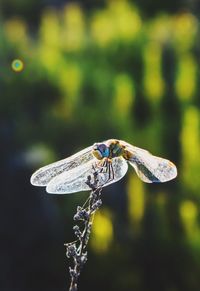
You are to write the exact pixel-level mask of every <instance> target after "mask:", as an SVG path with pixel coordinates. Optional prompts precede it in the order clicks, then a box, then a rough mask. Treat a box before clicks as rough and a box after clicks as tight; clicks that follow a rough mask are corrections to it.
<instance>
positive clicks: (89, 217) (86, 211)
mask: <svg viewBox="0 0 200 291" xmlns="http://www.w3.org/2000/svg"><path fill="white" fill-rule="evenodd" d="M97 177H98V173H97V172H94V174H93V177H91V176H88V180H87V181H86V184H87V185H88V186H89V187H90V188H91V189H92V191H91V193H90V196H89V198H88V199H87V200H86V202H85V203H84V205H83V206H82V207H80V206H78V207H77V212H76V214H75V215H74V220H75V221H80V222H83V223H84V227H83V229H82V230H81V229H80V227H79V226H78V225H75V226H74V227H73V230H74V233H75V236H76V237H77V240H76V241H74V242H71V243H67V244H65V246H66V256H67V258H73V268H72V267H69V273H70V276H71V283H70V288H69V291H77V290H78V278H79V276H80V273H81V270H82V267H83V265H84V264H85V263H86V261H87V251H86V247H87V244H88V241H89V237H90V232H91V227H92V223H93V219H94V215H95V212H96V211H97V210H98V209H99V207H100V206H101V204H102V201H101V199H100V196H101V192H102V187H98V178H97ZM92 178H93V182H91V181H92Z"/></svg>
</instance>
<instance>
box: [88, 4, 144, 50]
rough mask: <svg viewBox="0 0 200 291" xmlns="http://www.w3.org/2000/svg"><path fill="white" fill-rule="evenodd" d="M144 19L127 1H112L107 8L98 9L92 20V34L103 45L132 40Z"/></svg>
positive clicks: (95, 40)
mask: <svg viewBox="0 0 200 291" xmlns="http://www.w3.org/2000/svg"><path fill="white" fill-rule="evenodd" d="M141 27H142V21H141V18H140V16H139V13H138V11H137V10H136V9H135V8H134V6H132V5H130V4H129V3H128V2H127V1H123V0H118V1H110V2H109V5H108V7H107V8H105V9H103V10H101V11H97V12H96V13H95V14H94V17H93V18H92V21H91V34H92V37H93V39H94V42H96V43H97V44H98V45H99V46H101V47H106V46H108V45H109V44H110V43H112V42H115V41H123V42H130V41H132V40H133V39H134V38H135V36H137V34H138V33H139V31H140V30H141Z"/></svg>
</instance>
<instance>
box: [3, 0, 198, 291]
mask: <svg viewBox="0 0 200 291" xmlns="http://www.w3.org/2000/svg"><path fill="white" fill-rule="evenodd" d="M199 11H200V5H199V1H197V0H196V1H195V0H193V1H192V0H191V1H189V0H188V1H186V0H185V1H181V0H178V1H158V0H157V1H153V0H142V1H134V2H133V1H129V2H128V1H125V0H116V1H114V0H113V1H111V0H110V1H109V0H108V1H100V0H98V1H94V0H85V1H79V2H76V1H72V2H69V1H56V0H51V1H47V0H45V1H38V0H37V1H36V0H29V1H27V0H17V1H15V0H1V2H0V153H1V164H0V169H1V175H0V177H1V184H0V185H1V190H0V195H1V208H0V258H1V260H0V290H2V291H3V290H5V291H12V290H13V291H14V290H20V291H25V290H48V291H50V290H57V291H58V290H67V288H68V286H69V282H70V280H69V275H68V267H69V264H68V263H69V262H68V261H67V258H66V257H65V248H64V242H69V241H72V240H73V239H74V235H73V232H72V227H73V225H74V222H73V215H74V213H75V212H76V207H77V205H82V204H83V203H84V201H85V199H86V198H87V195H88V193H82V192H81V193H77V194H73V195H48V194H47V193H46V192H45V189H44V188H37V187H33V186H32V185H31V184H30V182H29V180H30V176H31V174H32V173H33V172H34V171H35V170H36V169H37V168H39V167H40V166H42V165H46V164H48V163H50V162H53V161H55V160H58V159H61V158H64V157H67V156H69V155H71V154H73V153H75V152H77V151H79V150H81V149H83V148H85V147H86V146H89V145H91V144H93V143H94V142H97V141H102V140H105V139H109V138H119V139H123V140H126V141H128V142H129V143H132V144H134V145H136V146H139V147H142V148H145V149H147V150H149V151H151V152H152V153H154V154H156V155H160V156H162V157H165V158H168V159H170V160H172V161H173V162H174V163H175V164H176V165H177V168H178V173H179V174H178V177H177V179H175V180H173V181H171V182H169V183H164V184H153V185H146V184H144V183H143V182H141V181H140V180H139V179H138V178H137V176H136V174H135V173H134V171H133V170H132V169H129V172H128V173H127V175H126V176H125V178H124V179H123V180H121V181H119V182H118V183H116V184H113V185H111V186H109V187H106V188H104V189H103V197H102V198H103V206H102V207H101V210H100V211H99V212H98V213H97V215H96V217H95V221H94V226H93V230H92V234H91V240H90V243H89V250H88V251H89V254H88V262H87V264H86V265H85V268H84V269H83V271H82V274H81V278H80V282H79V290H116V291H118V290H119V291H121V290H123V291H126V290H127V291H128V290H137V291H147V290H148V291H151V290H152V291H161V290H162V291H197V290H199V289H200V216H199V207H200V199H199V194H200V179H199V171H200V154H199V149H200V128H199V127H200V114H199V107H200V98H199V50H200V42H199V39H200V33H199V17H198V16H199ZM15 59H20V60H21V61H22V62H23V64H24V69H23V70H22V71H20V72H16V70H15V69H12V62H13V60H15Z"/></svg>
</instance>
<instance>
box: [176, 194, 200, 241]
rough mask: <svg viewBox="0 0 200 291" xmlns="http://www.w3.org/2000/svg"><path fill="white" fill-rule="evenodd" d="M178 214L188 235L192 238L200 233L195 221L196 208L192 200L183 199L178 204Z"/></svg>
mask: <svg viewBox="0 0 200 291" xmlns="http://www.w3.org/2000/svg"><path fill="white" fill-rule="evenodd" d="M180 216H181V220H182V223H183V226H184V229H185V232H186V234H187V235H188V237H190V238H191V239H193V238H195V236H196V235H199V234H200V233H199V228H198V222H197V216H198V209H197V206H196V204H195V203H194V202H192V201H189V200H186V201H183V202H182V203H181V205H180Z"/></svg>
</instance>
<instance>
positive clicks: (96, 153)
mask: <svg viewBox="0 0 200 291" xmlns="http://www.w3.org/2000/svg"><path fill="white" fill-rule="evenodd" d="M128 163H129V164H130V165H131V166H132V167H133V168H134V169H135V171H136V173H137V175H138V176H139V178H140V179H141V180H142V181H144V182H146V183H153V182H166V181H169V180H172V179H174V178H175V177H176V176H177V169H176V166H175V165H174V164H173V163H172V162H170V161H169V160H166V159H163V158H159V157H156V156H153V155H152V154H150V153H149V152H148V151H146V150H143V149H140V148H138V147H135V146H132V145H131V144H129V143H127V142H125V141H122V140H116V139H109V140H106V141H104V142H101V143H95V144H94V145H93V146H90V147H88V148H85V149H84V150H82V151H80V152H78V153H76V154H75V155H72V156H70V157H68V158H66V159H63V160H60V161H58V162H55V163H52V164H50V165H47V166H45V167H43V168H40V169H39V170H37V171H36V172H35V173H34V174H33V175H32V176H31V184H33V185H35V186H46V191H47V192H48V193H55V194H67V193H73V192H79V191H85V190H90V187H89V186H88V185H87V183H86V181H87V178H88V176H91V177H92V175H93V174H94V171H97V172H98V183H99V184H98V185H99V187H104V186H107V185H109V184H112V183H115V182H117V181H118V180H120V179H121V178H122V177H123V176H124V175H125V174H126V172H127V169H128Z"/></svg>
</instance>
